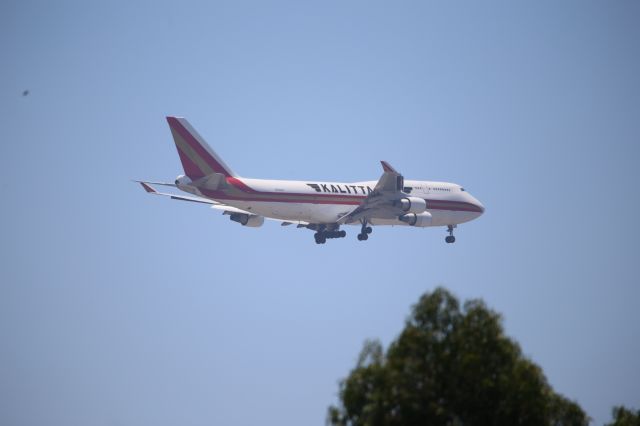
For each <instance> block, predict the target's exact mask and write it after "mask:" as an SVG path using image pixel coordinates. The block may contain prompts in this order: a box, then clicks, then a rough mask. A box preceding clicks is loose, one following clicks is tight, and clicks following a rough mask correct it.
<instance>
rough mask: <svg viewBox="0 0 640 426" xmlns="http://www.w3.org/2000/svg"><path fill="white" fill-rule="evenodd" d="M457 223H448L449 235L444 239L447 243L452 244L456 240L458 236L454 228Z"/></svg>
mask: <svg viewBox="0 0 640 426" xmlns="http://www.w3.org/2000/svg"><path fill="white" fill-rule="evenodd" d="M455 227H456V226H455V225H448V226H447V232H449V235H448V236H447V237H446V238H445V239H444V240H445V241H446V242H447V244H452V243H455V242H456V237H454V236H453V228H455Z"/></svg>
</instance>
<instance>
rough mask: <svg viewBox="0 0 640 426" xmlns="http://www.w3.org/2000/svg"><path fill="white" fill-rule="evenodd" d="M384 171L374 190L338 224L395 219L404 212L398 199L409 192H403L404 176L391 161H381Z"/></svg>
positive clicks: (339, 220)
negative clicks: (372, 219)
mask: <svg viewBox="0 0 640 426" xmlns="http://www.w3.org/2000/svg"><path fill="white" fill-rule="evenodd" d="M380 163H381V164H382V169H383V171H384V173H383V174H382V176H380V179H379V180H378V183H377V184H376V186H375V188H374V189H373V192H371V194H369V196H368V197H367V198H365V199H364V201H363V202H362V203H361V204H360V205H359V206H358V207H356V208H355V209H354V210H352V211H351V212H349V213H347V214H346V215H344V216H342V217H341V218H340V219H338V222H337V223H338V224H339V225H342V224H346V223H353V222H357V221H359V220H362V219H364V218H366V219H371V218H378V219H393V218H397V217H398V216H400V215H401V214H403V213H404V212H403V210H402V209H401V208H400V207H399V206H398V205H397V201H398V200H399V199H401V198H403V197H406V196H407V194H405V193H404V192H403V188H404V177H403V176H402V175H401V174H400V173H398V172H397V171H396V170H395V169H394V168H393V167H391V165H390V164H389V163H387V162H386V161H381V162H380Z"/></svg>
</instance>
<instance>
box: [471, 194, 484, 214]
mask: <svg viewBox="0 0 640 426" xmlns="http://www.w3.org/2000/svg"><path fill="white" fill-rule="evenodd" d="M472 198H473V205H474V206H475V207H477V208H478V213H480V214H483V213H484V204H482V203H481V202H480V200H478V199H477V198H476V197H472Z"/></svg>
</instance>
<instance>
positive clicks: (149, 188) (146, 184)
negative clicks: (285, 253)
mask: <svg viewBox="0 0 640 426" xmlns="http://www.w3.org/2000/svg"><path fill="white" fill-rule="evenodd" d="M135 182H138V183H139V184H140V185H142V187H143V188H144V190H145V191H146V192H147V193H149V194H151V195H162V196H164V197H169V198H171V199H172V200H180V201H190V202H193V203H202V204H209V205H210V206H211V208H212V209H215V210H220V211H222V214H231V213H241V214H247V215H250V216H255V215H256V214H255V213H251V212H248V211H246V210H242V209H239V208H237V207H233V206H228V205H226V204H223V203H219V202H217V201H213V200H209V199H208V198H202V197H191V196H188V195H179V194H171V193H167V192H158V191H156V189H155V188H154V187H152V186H151V183H155V184H159V185H163V183H157V182H145V181H140V180H136V181H135ZM164 185H167V186H175V185H173V184H164ZM267 219H269V220H274V221H276V222H280V224H281V225H282V226H287V225H294V224H297V225H303V226H304V225H307V224H308V223H307V222H302V221H295V222H292V221H285V220H279V219H274V218H270V217H268V218H267Z"/></svg>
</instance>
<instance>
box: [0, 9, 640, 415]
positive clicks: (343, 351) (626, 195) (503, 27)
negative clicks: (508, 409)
mask: <svg viewBox="0 0 640 426" xmlns="http://www.w3.org/2000/svg"><path fill="white" fill-rule="evenodd" d="M304 3H305V4H302V2H293V1H292V2H228V3H218V2H203V3H201V4H187V3H183V2H179V3H176V2H159V1H158V2H156V1H154V2H145V3H137V4H135V5H132V4H130V2H121V3H116V2H93V4H88V2H75V3H70V2H41V3H34V2H18V1H10V2H6V1H5V2H2V4H1V5H0V52H1V53H2V67H1V71H0V75H1V77H2V78H0V116H1V117H2V141H1V143H0V182H1V188H2V198H1V199H2V201H1V203H2V209H0V235H1V239H0V423H1V424H3V425H43V424H47V425H61V426H62V425H70V424H82V425H175V424H185V425H205V424H206V425H210V424H225V425H256V424H279V425H300V424H322V423H323V422H324V418H325V414H326V409H327V406H328V405H329V404H331V403H335V402H336V400H337V399H336V393H337V390H338V381H339V379H341V378H343V377H345V376H346V375H347V374H348V372H349V370H350V369H351V368H352V367H353V366H354V364H355V361H356V359H357V355H358V352H359V351H360V348H361V345H362V343H363V341H364V340H365V339H367V338H372V337H379V338H380V339H381V340H382V341H383V343H384V344H388V343H389V342H390V341H391V340H392V339H393V338H394V337H396V336H397V334H398V333H399V331H400V330H401V328H402V326H403V321H404V320H405V318H406V316H407V315H408V313H409V310H410V306H411V305H412V304H413V303H415V302H416V301H417V300H418V298H419V296H420V295H421V294H422V293H424V292H425V291H430V290H432V289H433V288H434V287H436V286H437V285H444V286H446V287H447V288H449V289H450V290H452V291H453V292H454V293H455V294H456V295H458V296H459V297H461V298H464V299H467V298H472V297H473V298H475V297H479V298H482V299H484V300H485V301H486V302H487V303H488V305H489V306H491V307H492V308H494V309H495V310H497V311H498V312H500V313H502V314H503V315H504V326H505V329H506V332H507V333H508V334H509V335H510V336H512V337H513V338H514V339H516V340H517V341H518V342H519V343H520V344H521V346H522V349H523V352H524V353H525V354H526V355H527V356H529V357H531V358H532V359H533V360H534V361H535V362H536V363H538V364H539V365H540V366H541V367H542V368H543V369H544V371H545V373H546V375H547V378H548V380H549V382H550V383H551V384H552V386H553V387H554V388H555V389H556V390H557V391H558V392H561V393H563V394H564V395H566V396H568V397H569V398H572V399H576V400H577V401H578V402H579V403H580V404H581V405H582V406H583V407H584V408H585V409H586V410H587V412H588V414H589V415H591V416H592V417H593V418H594V420H595V424H602V423H603V422H604V421H605V420H607V419H608V418H610V414H609V413H610V409H611V406H612V405H614V404H627V405H631V406H635V407H636V408H640V363H639V362H638V360H639V359H640V313H639V311H638V301H639V300H640V281H639V279H638V261H639V256H638V254H639V251H638V241H639V238H640V222H639V220H638V212H639V208H640V205H639V202H638V184H639V182H638V181H639V179H638V177H639V172H638V160H639V159H640V158H639V155H638V154H639V142H640V25H638V22H640V3H638V2H633V1H610V2H585V1H577V2H561V3H559V2H555V1H548V2H545V1H543V2H535V4H523V3H517V4H515V3H510V2H500V3H493V4H484V3H483V4H479V3H478V2H468V3H456V4H455V5H454V4H451V3H449V2H445V3H442V2H439V3H426V2H422V1H420V2H396V3H393V4H392V3H389V2H384V3H383V2H369V1H367V2H364V1H363V2H342V1H340V2H332V1H329V2H326V1H324V2H315V3H311V2H304ZM25 89H28V90H30V92H31V93H30V94H29V95H28V96H26V97H23V96H22V91H23V90H25ZM166 115H182V116H185V117H188V118H189V120H190V121H191V122H192V124H193V125H194V126H195V127H196V128H197V129H198V130H199V131H200V133H201V134H202V135H203V136H204V137H205V138H206V139H207V140H208V141H209V143H210V144H211V145H213V146H214V147H215V148H216V149H217V151H218V152H219V153H220V154H221V155H222V156H223V158H224V159H225V160H226V161H227V163H228V164H229V165H230V166H231V167H232V168H234V169H235V170H236V171H237V172H238V173H239V174H240V175H243V176H246V177H264V178H282V179H318V180H331V179H335V180H343V181H352V180H364V179H377V178H378V176H379V175H380V173H381V169H380V166H379V163H378V160H381V159H385V160H387V161H389V162H390V163H391V164H393V166H394V167H396V168H397V169H399V170H400V171H401V172H403V173H404V175H405V176H406V177H407V178H408V179H433V180H445V181H452V182H456V183H460V184H463V185H464V186H465V187H467V188H468V189H469V190H470V191H471V193H472V194H474V195H475V196H477V197H478V198H479V199H480V200H481V201H482V202H483V203H484V204H485V205H486V207H487V212H486V213H485V215H484V216H483V217H482V218H480V219H479V220H477V221H475V222H472V223H470V224H467V225H464V226H461V227H460V228H459V229H458V231H457V237H458V241H457V242H456V244H454V245H447V244H445V243H444V236H445V232H444V230H443V229H425V230H416V229H391V228H383V229H376V230H375V232H374V234H373V236H372V238H371V239H370V240H369V241H368V242H367V243H361V242H359V241H357V240H356V238H355V233H356V232H355V229H352V228H349V229H348V231H349V235H348V238H347V239H344V240H337V241H329V242H328V243H327V244H326V245H323V246H317V245H316V244H315V243H314V242H313V238H312V233H311V232H309V231H306V230H296V229H293V228H284V229H282V228H280V227H279V226H278V225H276V224H272V223H267V224H265V226H264V227H263V228H260V229H247V228H243V227H240V226H238V225H237V224H234V223H231V222H229V220H228V218H226V217H222V216H220V215H219V213H216V212H214V211H211V210H210V209H208V208H206V207H204V206H200V205H194V204H189V203H179V202H172V201H169V200H164V199H159V198H154V197H149V196H147V195H146V194H145V193H144V192H143V191H142V189H141V188H139V187H138V186H137V185H135V184H133V183H131V182H130V181H129V179H135V178H147V179H163V180H172V179H173V178H174V177H175V176H176V175H177V174H179V173H180V172H181V169H180V163H179V160H178V156H177V154H176V151H175V148H174V146H173V142H172V139H171V136H170V133H169V130H168V127H167V124H166V122H165V119H164V117H165V116H166Z"/></svg>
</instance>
